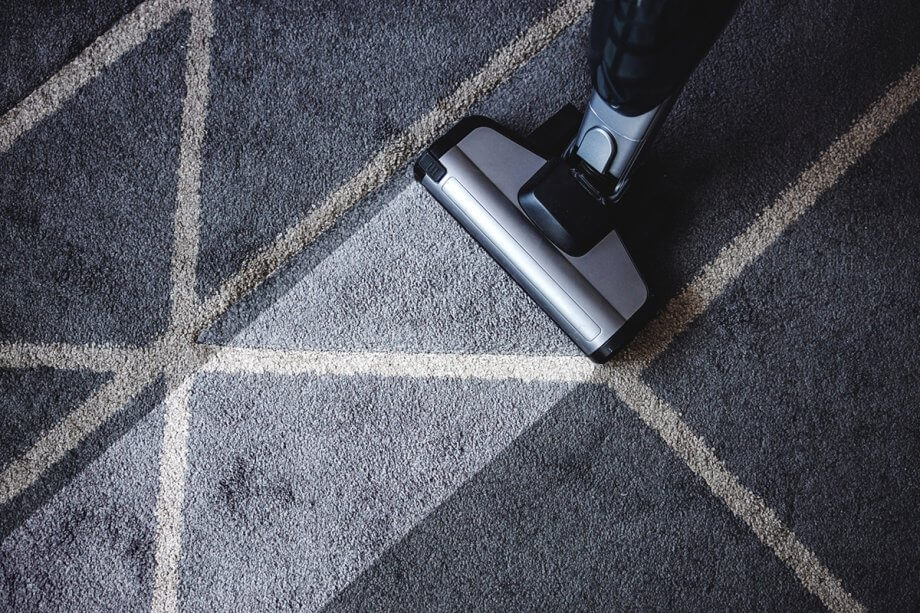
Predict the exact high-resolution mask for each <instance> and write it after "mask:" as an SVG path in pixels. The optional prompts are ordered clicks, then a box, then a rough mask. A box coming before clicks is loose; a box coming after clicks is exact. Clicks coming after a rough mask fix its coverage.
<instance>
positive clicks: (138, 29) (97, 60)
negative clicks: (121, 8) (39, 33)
mask: <svg viewBox="0 0 920 613" xmlns="http://www.w3.org/2000/svg"><path fill="white" fill-rule="evenodd" d="M185 7H186V2H185V1H184V0H148V1H147V2H144V3H142V4H140V5H139V6H138V7H137V8H135V9H134V10H133V11H131V12H130V13H128V14H127V15H125V16H124V17H122V18H121V20H119V21H118V23H116V24H115V25H114V26H112V28H111V29H109V30H108V31H106V32H105V33H104V34H102V35H101V36H99V38H97V39H96V40H94V41H93V42H92V43H91V44H90V45H89V46H88V47H87V48H86V49H84V50H83V51H82V52H81V53H80V55H78V56H77V57H75V58H74V59H73V60H72V61H71V62H69V63H68V64H66V65H65V66H64V67H63V68H61V69H60V70H59V71H58V72H57V73H55V74H54V76H52V77H51V78H50V79H48V80H47V81H45V83H43V84H42V85H41V86H40V87H39V88H38V89H36V90H35V91H33V92H32V93H31V94H29V95H28V96H26V97H25V98H24V99H23V100H22V102H20V103H19V104H17V105H16V106H14V107H13V108H11V109H10V110H9V111H7V112H6V113H5V114H4V115H3V117H2V118H0V153H6V152H7V151H9V149H10V147H12V146H13V143H15V142H16V140H17V139H18V138H19V137H20V136H22V135H23V134H25V133H26V132H28V131H29V130H31V129H32V128H33V127H34V126H35V125H36V124H37V123H38V122H40V121H41V120H42V119H44V118H45V117H47V116H48V115H51V114H52V113H54V112H55V111H56V110H58V109H59V108H60V107H61V105H62V104H64V102H66V101H67V100H69V99H70V97H71V96H73V95H74V94H75V93H76V92H77V91H78V90H79V89H80V88H81V87H83V86H84V85H86V84H87V83H88V82H89V81H91V80H92V79H93V78H94V77H95V76H96V75H98V74H99V73H100V72H102V71H103V70H105V68H106V67H108V66H110V65H111V64H113V63H115V62H116V61H118V59H119V58H120V57H121V56H123V55H124V54H125V53H127V52H128V51H130V50H131V49H133V48H134V47H136V46H138V45H139V44H141V43H142V42H144V41H145V40H147V37H148V36H149V35H150V33H151V32H153V31H154V30H156V29H158V28H160V27H162V26H163V25H164V24H166V23H167V22H168V21H170V20H171V19H172V18H173V16H175V15H176V13H178V12H179V11H180V10H182V9H183V8H185Z"/></svg>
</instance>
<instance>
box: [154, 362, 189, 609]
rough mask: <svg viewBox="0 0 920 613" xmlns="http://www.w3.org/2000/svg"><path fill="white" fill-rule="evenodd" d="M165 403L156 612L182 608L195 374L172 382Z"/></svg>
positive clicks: (161, 453) (159, 504)
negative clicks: (181, 564) (184, 509)
mask: <svg viewBox="0 0 920 613" xmlns="http://www.w3.org/2000/svg"><path fill="white" fill-rule="evenodd" d="M169 383H170V386H169V387H170V388H171V389H170V392H169V393H168V394H167V396H166V401H165V402H164V404H165V406H166V411H165V414H164V418H163V420H164V421H163V442H162V445H161V449H160V483H159V490H158V493H157V507H156V520H157V530H156V542H155V546H154V547H155V548H154V560H155V564H156V566H155V568H154V573H153V597H152V602H151V609H152V610H153V611H154V612H155V613H166V612H169V611H177V610H178V608H179V558H180V556H181V552H182V503H183V501H184V499H185V486H184V484H185V480H186V473H187V472H188V457H187V456H188V405H189V396H190V394H191V388H192V386H193V385H194V376H189V377H180V378H177V379H173V380H171V381H170V382H169Z"/></svg>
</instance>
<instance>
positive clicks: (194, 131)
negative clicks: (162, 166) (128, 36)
mask: <svg viewBox="0 0 920 613" xmlns="http://www.w3.org/2000/svg"><path fill="white" fill-rule="evenodd" d="M190 6H191V8H192V16H191V17H192V18H191V23H190V25H189V37H188V47H187V48H186V58H185V100H184V101H183V103H182V132H181V134H182V139H181V142H180V145H179V173H178V181H177V189H176V215H175V226H174V229H173V243H174V246H173V255H172V271H171V274H172V289H171V293H170V304H171V308H172V312H171V316H172V322H173V325H174V326H178V327H180V328H182V327H184V326H187V325H188V323H189V319H190V318H191V317H192V316H193V314H194V311H195V309H196V308H197V307H198V295H197V293H196V289H195V267H196V266H197V265H198V234H199V232H200V217H201V193H200V190H201V147H202V145H203V143H204V133H205V121H204V120H205V116H206V115H207V108H208V97H209V95H210V88H209V86H208V84H209V72H210V67H211V37H212V36H213V35H214V14H213V10H212V7H211V4H210V0H208V1H204V2H193V3H192V4H190Z"/></svg>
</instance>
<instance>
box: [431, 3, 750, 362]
mask: <svg viewBox="0 0 920 613" xmlns="http://www.w3.org/2000/svg"><path fill="white" fill-rule="evenodd" d="M736 4H737V2H736V1H735V0H707V2H696V1H694V0H682V1H679V0H658V1H655V0H597V2H596V4H595V7H594V12H593V16H592V24H591V49H590V53H589V58H590V61H591V69H592V73H593V80H594V92H593V94H592V96H591V99H590V101H589V102H588V106H587V109H586V111H585V112H584V114H583V116H582V117H581V119H580V121H578V119H577V115H575V118H576V119H575V120H574V121H573V112H572V110H573V109H572V107H569V108H567V109H563V111H561V112H560V113H557V114H556V115H555V116H554V117H553V118H551V119H550V120H548V121H547V122H546V123H545V124H544V125H543V126H541V127H540V128H538V129H537V130H536V131H534V133H532V134H531V135H530V136H529V137H527V138H525V137H520V136H517V135H515V134H513V133H512V132H511V131H509V130H507V129H505V128H504V127H503V126H501V125H499V124H497V123H496V122H494V121H492V120H489V119H487V118H484V117H477V116H474V117H467V118H466V119H463V120H461V121H460V122H459V123H458V124H457V125H456V126H454V127H453V128H452V129H451V130H449V131H448V132H447V133H446V134H445V135H443V136H442V137H441V138H439V139H438V140H437V141H435V142H434V143H433V144H432V145H431V146H430V147H429V148H428V149H427V150H426V151H425V152H424V153H423V154H422V155H421V156H420V157H419V158H418V160H417V161H416V164H415V177H416V179H417V180H418V181H419V182H420V183H421V184H422V185H424V186H425V188H426V189H427V190H428V191H429V192H430V193H431V194H432V195H433V196H434V197H435V198H436V199H437V200H438V201H439V202H440V203H441V204H442V205H443V206H444V207H445V208H446V209H447V210H448V211H449V212H450V213H451V214H452V215H453V216H454V218H456V220H457V221H458V222H459V223H460V225H462V226H463V227H464V228H465V229H466V231H467V232H469V233H470V234H471V235H472V236H473V237H474V238H475V239H476V240H477V241H478V242H479V244H480V245H482V247H483V248H484V249H485V250H486V251H487V252H488V253H489V254H490V255H491V256H492V257H493V258H494V259H495V260H496V261H497V262H498V263H499V264H500V265H501V266H502V267H503V268H504V269H505V270H506V271H507V272H508V273H509V274H510V275H511V277H512V278H514V280H515V281H516V282H517V283H518V284H519V285H520V286H521V287H522V288H524V290H525V291H526V292H527V294H528V295H529V296H530V297H531V298H532V299H533V300H534V302H536V303H537V304H538V305H539V306H540V307H541V308H542V309H543V310H544V311H545V312H546V313H547V314H548V315H549V316H550V317H551V318H552V319H553V320H554V321H555V322H556V324H557V325H558V326H559V327H560V328H562V330H564V331H565V332H566V334H568V336H569V337H570V338H571V339H572V340H573V341H574V342H575V344H576V345H578V347H579V348H580V349H581V350H582V351H583V352H584V353H585V354H587V355H588V356H589V357H590V358H591V359H592V360H594V361H596V362H605V361H606V360H608V359H609V358H610V357H611V356H612V355H613V354H614V353H615V352H616V351H617V350H618V349H619V348H621V347H622V346H623V345H624V344H625V343H626V342H627V341H628V340H629V339H630V338H631V337H632V336H633V335H634V333H635V332H636V331H637V330H638V329H639V328H640V327H641V325H642V323H644V319H645V318H646V317H647V315H648V313H649V308H648V305H649V302H650V300H649V298H650V294H649V289H648V287H647V285H646V283H645V281H644V280H643V277H642V275H641V274H640V273H639V270H638V268H637V267H636V265H635V263H634V262H633V259H632V257H631V256H630V254H629V252H628V251H627V249H626V247H625V246H624V244H623V242H622V240H621V239H620V236H619V234H618V233H617V230H616V227H615V222H614V219H615V218H616V215H615V212H616V207H617V206H619V203H621V201H622V198H623V196H624V194H625V193H626V191H627V188H628V186H629V178H630V173H631V171H632V169H633V168H634V166H635V164H636V161H637V160H638V159H639V158H640V154H641V153H642V151H643V149H644V148H645V146H646V145H647V143H648V142H649V141H650V140H651V139H652V137H653V136H654V134H655V132H656V129H657V128H658V127H659V126H660V125H661V123H662V121H663V120H664V118H665V117H666V116H667V114H668V112H669V111H670V109H671V106H672V104H673V101H674V99H675V98H676V96H677V95H678V94H679V91H680V89H681V88H682V87H683V84H684V83H685V82H686V80H687V78H688V77H689V76H690V74H691V73H692V71H693V69H694V68H695V67H696V65H697V64H698V63H699V61H700V60H701V59H702V58H703V56H704V55H705V53H706V51H707V50H708V48H709V47H710V46H711V44H712V42H713V41H714V40H715V39H716V37H717V36H718V34H719V32H721V30H722V28H723V27H724V25H725V24H726V23H727V22H728V20H729V19H730V17H731V15H732V13H733V12H734V9H735V7H736ZM576 113H577V111H576ZM560 143H561V146H560Z"/></svg>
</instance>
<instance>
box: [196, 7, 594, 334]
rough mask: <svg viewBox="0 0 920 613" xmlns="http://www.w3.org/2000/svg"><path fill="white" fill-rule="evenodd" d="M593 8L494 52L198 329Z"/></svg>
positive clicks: (239, 276)
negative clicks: (480, 67)
mask: <svg viewBox="0 0 920 613" xmlns="http://www.w3.org/2000/svg"><path fill="white" fill-rule="evenodd" d="M591 6H592V3H591V1H590V0H566V1H564V2H563V3H562V4H560V5H559V6H558V7H557V8H555V9H553V10H552V11H550V12H549V13H547V14H546V15H545V16H543V17H542V18H540V19H539V20H538V21H537V22H535V23H534V24H533V25H531V26H530V27H529V28H527V30H525V31H524V32H523V33H522V34H520V35H519V36H518V37H517V38H515V39H514V40H513V41H512V42H511V43H509V44H508V45H506V46H505V47H503V48H502V49H500V50H499V51H497V52H496V53H495V54H494V55H493V56H492V58H491V59H490V60H489V61H488V62H487V63H486V64H485V66H483V67H482V69H481V70H480V71H479V72H477V73H476V74H474V75H473V76H471V77H469V78H467V79H466V80H464V81H463V82H461V83H460V85H458V86H457V89H455V90H454V91H453V92H452V93H451V94H449V95H448V96H447V97H445V98H443V99H441V100H440V101H439V102H438V103H437V104H436V105H435V106H434V108H433V109H432V110H431V111H429V112H428V113H426V114H425V115H423V116H422V117H421V118H419V119H417V120H416V121H415V122H414V123H413V124H412V125H411V126H409V128H408V129H407V130H406V131H404V132H402V133H401V134H399V135H398V136H397V137H395V138H394V139H393V140H391V141H390V142H389V143H387V144H386V145H385V146H384V147H383V149H381V150H380V151H378V152H377V154H376V155H374V157H373V158H371V159H370V161H368V163H367V164H366V165H365V166H364V167H363V168H362V169H361V170H359V171H358V172H357V174H355V175H354V176H353V177H351V178H350V179H349V180H348V181H346V182H345V183H344V184H343V185H342V186H341V187H339V188H338V189H337V190H335V191H334V192H332V194H330V195H329V196H328V197H326V199H325V200H323V201H322V202H321V203H320V204H319V205H318V206H317V207H316V208H315V209H314V210H313V211H312V212H311V213H310V214H309V215H307V216H306V217H304V218H303V219H301V220H300V221H299V222H298V223H296V224H295V225H293V226H291V227H290V228H288V229H287V230H286V231H285V232H283V233H282V234H281V235H280V236H278V238H276V239H275V241H274V242H273V243H272V244H271V245H269V246H268V247H266V248H264V249H262V250H259V251H257V252H256V253H255V254H254V255H252V256H251V257H250V258H249V259H247V260H246V262H244V264H243V265H242V267H241V268H240V270H239V271H238V272H237V273H236V274H235V275H233V277H231V278H230V279H229V280H228V281H227V282H225V283H224V284H223V285H222V286H221V287H220V289H219V290H217V292H215V293H214V294H213V295H211V296H210V297H209V298H208V299H207V300H206V301H205V303H204V307H203V309H202V312H201V325H200V329H204V328H205V327H206V326H207V325H208V324H210V323H212V322H214V321H215V320H216V319H217V318H218V317H220V316H221V315H222V314H223V313H224V312H226V310H227V309H228V308H230V306H231V305H232V304H234V303H235V302H237V301H238V300H239V299H240V298H242V297H243V296H245V295H246V294H247V293H249V292H250V291H251V290H252V289H253V288H255V287H256V286H258V285H259V284H260V283H262V282H263V281H264V280H265V279H267V278H268V277H269V276H271V275H272V274H274V273H275V272H277V271H278V269H279V268H281V266H283V265H284V264H285V263H286V262H287V261H288V260H290V259H291V258H292V257H293V256H294V255H296V254H297V253H299V252H300V251H301V250H303V249H304V248H305V247H306V246H307V245H309V244H310V243H311V242H312V241H313V240H314V239H315V238H316V237H317V236H319V235H320V234H322V233H323V232H324V231H326V230H327V229H328V228H329V227H330V226H332V224H333V223H335V221H336V219H338V218H339V217H341V216H342V215H343V214H344V213H345V212H347V211H348V210H350V209H351V208H352V207H353V206H354V205H355V204H357V203H358V202H359V201H360V200H362V199H363V198H365V197H366V196H367V195H369V194H370V193H371V192H373V191H374V190H375V189H377V188H378V187H380V186H381V185H383V184H384V183H385V182H386V181H387V180H388V179H390V178H391V177H392V176H393V175H394V174H395V173H396V172H398V171H399V170H401V169H403V168H404V167H405V166H406V164H407V163H408V162H409V160H410V159H411V157H412V156H413V155H415V154H416V153H418V151H420V150H421V149H422V148H423V147H424V146H425V145H427V144H428V143H430V142H431V141H433V140H434V139H435V138H436V137H437V136H438V135H439V134H440V133H441V132H443V131H444V130H445V129H446V128H447V127H448V126H450V125H451V124H452V123H455V122H457V121H459V120H460V119H461V118H462V117H463V116H464V115H466V114H467V112H468V111H469V109H470V107H472V106H473V104H475V103H476V102H477V101H478V100H480V99H481V98H482V97H484V96H486V95H488V94H489V93H490V92H491V91H492V90H494V89H495V88H496V87H498V86H499V85H501V84H502V83H503V82H504V81H505V80H506V79H507V78H508V77H509V76H510V75H511V73H513V72H514V71H515V70H516V69H517V68H518V67H520V66H521V65H522V64H524V63H526V62H527V61H528V60H530V59H531V58H532V57H533V56H534V55H536V54H537V53H539V52H540V51H541V50H543V49H544V48H546V46H547V45H549V44H550V43H551V42H552V41H553V40H555V39H556V37H558V36H559V35H560V34H561V33H562V32H563V31H564V30H565V29H567V28H569V27H570V26H572V25H573V24H574V23H575V22H577V21H578V20H579V19H581V18H582V17H583V16H584V15H585V14H586V13H587V12H588V11H589V10H590V9H591Z"/></svg>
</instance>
